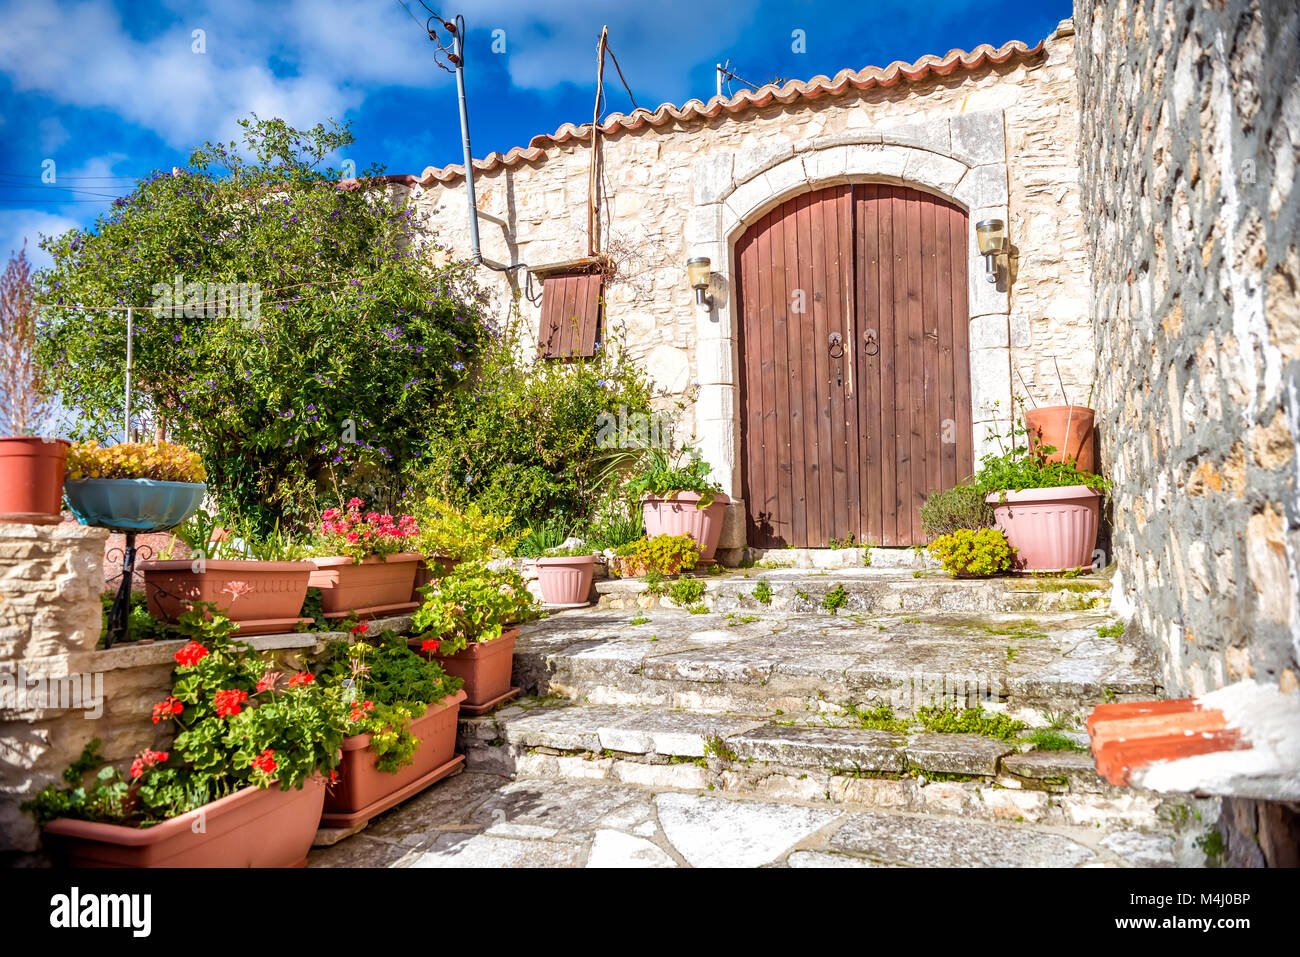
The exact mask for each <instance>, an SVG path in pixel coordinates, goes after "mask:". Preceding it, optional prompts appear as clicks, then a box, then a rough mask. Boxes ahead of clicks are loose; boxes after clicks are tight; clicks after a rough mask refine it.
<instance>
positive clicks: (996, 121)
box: [685, 111, 1011, 548]
mask: <svg viewBox="0 0 1300 957" xmlns="http://www.w3.org/2000/svg"><path fill="white" fill-rule="evenodd" d="M693 175H694V184H693V185H694V190H693V198H694V203H693V205H692V207H691V208H690V209H689V210H688V215H687V222H686V228H685V233H686V237H685V238H686V248H687V250H688V254H689V255H690V256H691V257H695V256H708V257H709V259H710V260H711V261H712V263H713V271H714V288H715V290H719V289H720V290H721V294H718V295H715V303H714V306H713V308H712V309H710V310H705V309H700V310H699V311H698V312H697V321H696V334H697V340H696V342H697V345H696V358H697V364H698V367H699V384H700V389H699V395H698V398H697V400H696V406H695V434H696V438H697V441H698V442H699V445H700V450H701V452H702V454H703V455H704V457H705V458H706V459H707V460H708V461H709V462H710V463H711V464H712V465H713V468H714V475H715V477H716V478H717V480H718V481H719V482H720V483H721V484H722V486H723V489H724V490H725V491H726V492H727V493H728V494H729V495H731V496H732V497H733V498H735V499H738V500H739V492H740V489H741V481H740V473H739V470H738V466H739V441H740V403H739V394H738V386H739V376H738V371H737V370H738V360H739V356H738V352H737V330H736V325H735V323H736V318H737V290H736V283H735V277H736V275H737V264H736V262H735V255H734V253H735V243H736V241H737V239H739V237H740V236H741V235H742V234H743V233H744V231H745V229H746V228H747V226H749V225H750V224H752V223H753V222H755V221H757V220H758V219H759V218H760V217H762V216H763V215H765V214H766V213H767V212H769V211H770V210H771V209H773V208H775V207H776V206H778V205H780V204H781V203H783V202H785V201H786V200H788V199H790V198H791V197H792V196H796V195H798V194H800V193H804V192H808V191H811V190H815V189H821V188H824V187H826V186H831V185H835V184H840V183H868V182H877V183H893V184H898V185H902V186H908V187H911V188H913V189H919V190H922V191H926V192H931V193H935V194H937V195H939V196H941V197H943V198H945V199H948V200H950V201H952V202H953V203H955V204H957V205H958V206H960V207H961V208H962V209H964V210H965V211H966V212H967V215H968V221H969V224H970V228H969V236H968V239H967V260H968V268H967V275H968V277H969V280H968V282H969V297H968V308H969V312H970V315H969V324H970V325H969V333H970V335H969V343H970V367H971V369H970V371H971V383H972V395H971V405H972V413H973V414H972V430H973V436H972V441H973V445H974V450H975V455H974V458H975V461H976V462H978V461H979V458H980V456H981V454H982V453H983V451H985V450H986V448H987V443H986V437H985V433H986V432H987V430H988V427H989V426H992V425H995V424H1001V425H1002V427H1003V428H1005V424H1004V423H1002V419H1001V418H1000V417H1006V416H1009V410H1010V407H1011V335H1010V329H1011V323H1010V307H1009V295H1008V290H1007V288H1006V284H1005V282H1006V281H1005V272H1003V273H1000V277H1001V278H1000V280H999V282H998V283H997V284H996V285H994V284H990V283H987V282H986V281H985V280H984V267H983V261H982V259H981V257H980V255H979V252H978V248H977V246H976V242H975V229H974V227H975V224H976V223H977V222H978V221H980V220H982V219H990V218H998V219H1002V220H1003V221H1004V222H1005V221H1007V220H1008V210H1007V166H1006V145H1005V136H1004V133H1003V118H1002V113H1001V112H1000V111H989V112H982V113H969V114H963V115H960V116H956V117H951V118H948V119H938V120H934V121H931V122H929V123H925V124H921V125H918V126H911V127H905V128H902V129H895V130H881V131H871V132H866V131H864V132H862V133H859V134H852V135H848V136H839V137H833V138H828V139H824V140H809V141H801V142H799V143H795V144H784V145H782V144H777V145H772V146H767V147H764V148H763V149H761V150H756V151H751V152H747V153H726V154H718V155H714V156H709V157H705V158H703V159H701V160H699V161H697V163H696V164H695V167H694V170H693ZM743 516H744V505H743V502H739V501H738V503H737V504H736V505H733V506H732V507H731V508H730V509H729V512H728V521H727V526H726V528H725V529H724V532H723V541H722V543H721V547H724V548H739V547H743V546H744V544H745V523H744V518H743Z"/></svg>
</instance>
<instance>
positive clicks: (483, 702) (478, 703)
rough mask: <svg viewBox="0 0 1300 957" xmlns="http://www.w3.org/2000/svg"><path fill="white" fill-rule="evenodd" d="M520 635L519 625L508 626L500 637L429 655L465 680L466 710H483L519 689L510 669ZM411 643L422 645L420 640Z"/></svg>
mask: <svg viewBox="0 0 1300 957" xmlns="http://www.w3.org/2000/svg"><path fill="white" fill-rule="evenodd" d="M518 637H519V629H518V628H507V629H506V630H505V631H503V632H502V633H501V637H500V638H497V639H495V640H493V641H476V642H474V643H473V644H471V645H470V646H469V647H468V648H466V649H465V650H464V651H458V652H456V654H454V655H439V654H432V653H431V654H428V655H426V657H429V658H432V659H434V660H435V661H437V662H438V664H440V665H442V670H443V671H445V672H447V674H449V675H454V676H455V677H457V678H460V679H462V680H463V681H464V682H465V685H464V687H463V688H462V689H461V690H462V691H463V692H464V694H465V704H464V705H463V707H462V710H463V711H465V712H466V713H467V714H482V713H483V712H484V711H486V710H487V709H488V708H491V707H492V706H494V705H496V704H498V703H499V702H501V701H504V700H505V699H506V698H508V697H510V696H511V693H512V692H517V691H518V690H519V689H518V688H513V687H511V685H510V673H511V670H512V669H513V667H514V660H515V639H516V638H518ZM412 644H413V645H415V646H416V647H418V646H419V642H418V640H417V641H414V642H412Z"/></svg>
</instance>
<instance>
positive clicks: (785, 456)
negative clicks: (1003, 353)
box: [736, 183, 973, 548]
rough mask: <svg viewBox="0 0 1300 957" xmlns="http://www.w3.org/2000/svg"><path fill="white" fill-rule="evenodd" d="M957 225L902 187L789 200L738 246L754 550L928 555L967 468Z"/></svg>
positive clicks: (963, 229) (849, 189)
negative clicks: (939, 494)
mask: <svg viewBox="0 0 1300 957" xmlns="http://www.w3.org/2000/svg"><path fill="white" fill-rule="evenodd" d="M967 229H968V225H967V218H966V214H965V212H964V211H963V210H961V209H960V208H959V207H957V206H955V205H953V204H952V203H950V202H948V201H946V200H944V199H942V198H940V197H937V196H933V195H931V194H929V193H923V192H921V191H919V190H914V189H909V188H906V187H902V186H890V185H884V184H875V183H866V184H859V185H853V186H833V187H830V188H828V189H823V190H819V191H817V192H814V193H807V194H804V195H802V196H797V197H795V198H794V199H791V200H788V201H787V202H785V203H783V204H782V205H781V206H779V207H777V208H776V209H773V210H772V211H771V212H769V213H768V214H767V215H766V216H764V217H762V219H760V220H759V221H758V222H756V223H754V224H753V225H752V226H750V228H749V229H747V230H746V231H745V233H744V235H743V236H741V238H740V240H739V241H738V242H737V244H736V260H737V262H738V263H739V272H740V288H739V294H738V298H739V304H740V322H739V324H738V327H739V335H740V355H741V404H742V408H741V446H742V462H743V482H744V496H745V504H746V510H747V519H748V540H749V543H750V544H751V545H756V546H759V547H765V548H771V547H779V546H781V545H794V546H800V547H818V546H825V545H830V544H832V542H836V541H837V542H849V541H852V542H858V543H860V542H870V543H874V544H878V545H916V544H922V543H923V542H924V541H925V537H924V535H923V534H922V532H921V525H920V505H921V502H922V501H923V500H924V498H925V495H926V493H927V492H930V491H932V490H936V489H945V488H951V487H953V486H954V485H956V484H957V482H958V481H959V480H960V479H962V478H964V477H965V476H967V475H969V474H970V472H971V470H972V455H973V450H972V436H971V409H970V402H971V400H970V360H969V342H968V316H969V313H968V310H967V302H966V256H967V242H968V235H967Z"/></svg>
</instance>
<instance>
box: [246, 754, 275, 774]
mask: <svg viewBox="0 0 1300 957" xmlns="http://www.w3.org/2000/svg"><path fill="white" fill-rule="evenodd" d="M249 763H250V764H251V765H252V766H253V767H254V768H256V769H257V770H259V771H264V772H266V773H267V774H270V773H271V772H273V771H274V770H275V768H276V764H275V752H274V751H272V750H271V749H270V748H267V749H266V750H264V751H263V752H262V753H261V754H260V755H258V756H257V757H255V758H253V760H252V761H251V762H249Z"/></svg>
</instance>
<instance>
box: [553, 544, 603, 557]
mask: <svg viewBox="0 0 1300 957" xmlns="http://www.w3.org/2000/svg"><path fill="white" fill-rule="evenodd" d="M541 557H542V558H594V557H595V552H593V551H592V550H591V546H590V545H570V546H568V547H567V548H565V547H564V546H562V545H557V546H556V547H555V548H548V549H547V550H546V551H544V552H542V554H541Z"/></svg>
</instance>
